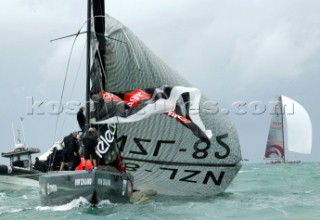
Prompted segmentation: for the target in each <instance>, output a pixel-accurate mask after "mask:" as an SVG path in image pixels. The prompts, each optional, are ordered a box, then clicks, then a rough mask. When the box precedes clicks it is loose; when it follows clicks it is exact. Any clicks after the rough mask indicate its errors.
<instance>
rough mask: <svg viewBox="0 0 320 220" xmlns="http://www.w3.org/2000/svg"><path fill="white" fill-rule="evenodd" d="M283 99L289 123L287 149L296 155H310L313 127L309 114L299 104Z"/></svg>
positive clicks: (286, 98)
mask: <svg viewBox="0 0 320 220" xmlns="http://www.w3.org/2000/svg"><path fill="white" fill-rule="evenodd" d="M281 97H282V105H283V108H284V109H285V118H286V122H287V135H288V138H287V139H288V140H287V148H288V150H289V151H292V152H296V153H304V154H310V153H311V149H312V125H311V120H310V117H309V115H308V112H307V111H306V110H305V109H304V108H303V107H302V105H300V104H299V103H298V102H296V101H294V100H292V99H290V98H288V97H286V96H281Z"/></svg>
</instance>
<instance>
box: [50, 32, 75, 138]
mask: <svg viewBox="0 0 320 220" xmlns="http://www.w3.org/2000/svg"><path fill="white" fill-rule="evenodd" d="M79 33H80V30H79V32H78V34H77V35H76V36H75V38H74V40H73V43H72V47H71V50H70V54H69V59H68V63H67V69H66V73H65V77H64V82H63V86H62V92H61V96H60V103H59V108H58V109H59V110H60V108H61V103H62V99H63V94H64V89H65V85H66V81H67V76H68V71H69V67H70V61H71V56H72V52H73V48H74V45H75V43H76V40H77V37H78V36H79ZM59 115H60V114H57V119H56V124H55V129H54V135H53V143H54V141H55V139H56V135H57V129H58V121H59Z"/></svg>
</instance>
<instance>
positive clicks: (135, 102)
mask: <svg viewBox="0 0 320 220" xmlns="http://www.w3.org/2000/svg"><path fill="white" fill-rule="evenodd" d="M117 95H118V96H115V95H114V94H110V93H106V92H100V93H99V94H97V95H94V96H92V100H93V101H94V103H95V110H96V111H95V114H94V117H93V118H92V119H91V123H92V124H94V125H97V124H109V123H129V122H136V121H139V120H143V119H146V118H148V117H150V116H151V115H153V114H159V113H165V114H166V115H168V116H169V117H172V118H175V119H176V120H177V121H178V122H181V123H182V124H183V125H185V126H186V127H187V128H189V129H191V131H192V132H193V134H194V135H196V136H197V137H199V138H200V139H210V138H211V137H212V132H211V131H210V130H206V129H205V127H204V125H203V122H202V121H201V118H200V117H199V114H197V113H194V111H198V110H199V101H200V97H201V92H200V91H199V90H198V89H196V88H188V87H182V86H175V87H168V86H163V87H161V88H152V89H146V91H143V90H140V89H137V90H134V91H131V92H128V93H122V94H117ZM182 95H184V96H188V98H187V100H186V102H188V103H191V106H189V108H188V109H187V112H186V116H182V115H181V114H178V113H179V110H180V108H181V107H180V105H179V103H178V102H177V101H178V99H179V97H181V96H182ZM119 96H121V97H122V98H120V97H119ZM183 104H186V103H183ZM177 112H178V113H177Z"/></svg>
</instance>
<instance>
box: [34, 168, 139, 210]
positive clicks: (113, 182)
mask: <svg viewBox="0 0 320 220" xmlns="http://www.w3.org/2000/svg"><path fill="white" fill-rule="evenodd" d="M39 183H40V196H41V204H42V205H45V206H51V205H63V204H66V203H68V202H71V201H72V200H74V199H77V198H80V197H84V198H85V199H86V200H87V201H88V202H90V203H91V204H93V205H94V204H98V203H99V202H100V201H102V200H109V201H110V202H112V203H126V202H129V201H130V196H131V194H132V187H133V186H132V181H131V178H130V177H129V176H128V175H127V174H125V173H120V172H117V171H115V172H113V171H107V170H101V169H97V170H92V171H86V170H82V171H62V172H50V173H48V174H46V175H42V176H41V177H40V179H39Z"/></svg>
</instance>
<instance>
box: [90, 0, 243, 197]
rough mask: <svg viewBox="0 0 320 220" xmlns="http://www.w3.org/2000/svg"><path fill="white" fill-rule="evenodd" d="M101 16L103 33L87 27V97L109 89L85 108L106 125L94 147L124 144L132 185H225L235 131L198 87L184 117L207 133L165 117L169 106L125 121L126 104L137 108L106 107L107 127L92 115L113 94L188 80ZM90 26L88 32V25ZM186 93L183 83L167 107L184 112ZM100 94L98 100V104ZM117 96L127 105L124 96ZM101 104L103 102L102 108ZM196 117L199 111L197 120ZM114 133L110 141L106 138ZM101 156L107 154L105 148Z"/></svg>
mask: <svg viewBox="0 0 320 220" xmlns="http://www.w3.org/2000/svg"><path fill="white" fill-rule="evenodd" d="M94 2H95V1H94ZM95 16H97V14H95ZM104 22H105V28H100V30H102V29H104V31H105V32H104V34H101V33H95V34H93V35H92V37H93V39H92V41H94V42H95V46H94V47H93V49H92V55H93V59H94V60H93V63H92V68H91V83H92V86H91V93H92V96H91V97H92V98H93V99H94V97H95V96H96V95H98V94H102V93H104V92H108V94H111V97H112V99H111V101H110V99H109V100H103V99H101V97H100V99H98V102H97V100H95V101H96V102H95V105H94V106H95V107H96V109H94V111H93V112H92V114H93V115H94V116H95V117H94V118H93V119H92V120H91V123H92V124H93V125H94V126H104V127H105V129H104V130H103V129H100V139H101V141H102V142H101V143H102V144H104V145H101V146H100V147H98V149H97V153H98V155H99V153H100V154H101V152H99V151H102V150H103V153H105V154H108V153H109V150H110V149H114V151H116V150H117V149H119V148H120V149H121V150H123V152H122V154H123V161H124V164H125V167H126V171H127V172H128V173H130V174H132V175H133V176H134V180H135V183H134V188H135V189H136V190H149V189H152V190H156V191H157V192H158V193H159V194H166V195H184V196H195V195H200V196H201V195H202V196H203V195H204V196H208V195H214V194H217V193H219V192H222V191H224V190H225V189H226V188H227V186H228V185H229V184H230V182H231V181H232V180H233V178H234V177H235V175H236V174H237V172H238V171H239V169H240V167H241V165H240V163H239V162H240V161H241V152H240V145H239V139H238V135H237V131H236V129H235V127H234V125H233V124H232V123H231V121H230V120H229V118H228V117H227V116H226V115H224V114H222V113H220V112H219V109H218V108H217V107H216V106H215V105H213V104H212V103H211V102H209V101H208V100H207V99H206V98H205V97H204V96H203V94H201V93H199V97H198V99H199V100H198V106H197V109H192V114H195V115H196V116H197V117H193V116H192V117H189V119H190V120H191V121H192V122H193V123H194V124H196V125H197V127H198V128H199V129H200V130H201V131H203V132H207V131H209V132H207V133H206V135H205V136H206V138H203V137H201V135H200V136H199V135H197V134H196V133H195V132H194V130H193V129H190V127H188V126H186V124H184V123H182V122H181V121H179V120H177V117H169V116H168V114H170V113H169V112H170V111H167V110H168V109H162V110H161V111H159V112H158V113H156V114H149V115H148V117H145V118H142V119H141V120H131V121H126V120H127V118H128V116H129V117H131V116H132V117H135V118H136V117H138V116H139V115H137V114H136V113H137V112H138V111H137V112H132V111H135V110H136V109H134V108H129V110H128V111H124V114H125V117H121V115H118V114H119V113H115V114H113V115H112V117H114V118H113V119H114V120H113V121H112V122H111V124H112V128H110V130H111V131H110V130H109V129H108V128H106V127H108V123H109V122H110V121H105V122H103V120H108V119H106V118H103V117H100V118H99V117H98V116H97V115H100V116H101V115H104V116H106V115H107V114H110V109H111V110H112V109H114V110H115V111H118V110H117V108H118V107H119V106H117V104H116V103H117V102H118V101H119V100H117V98H116V97H115V96H114V95H117V96H120V95H119V94H127V93H130V92H132V91H135V90H137V89H139V90H143V91H150V89H151V91H152V92H150V93H148V94H149V95H150V96H151V97H153V96H155V94H158V93H157V92H156V93H155V92H154V91H156V90H157V89H159V88H164V87H166V88H171V89H174V88H178V87H180V88H181V87H183V88H187V90H188V89H190V88H192V87H190V84H189V83H188V82H187V81H186V80H185V79H183V78H182V77H180V76H179V75H178V74H176V73H175V72H174V71H173V70H172V69H171V68H169V67H168V66H167V65H166V64H165V63H164V62H162V61H161V60H160V59H159V58H157V57H156V56H155V55H154V54H153V53H152V52H151V51H150V50H149V49H148V48H147V47H146V46H145V45H144V44H143V43H142V42H141V41H140V40H139V39H138V38H137V37H136V36H135V35H134V34H133V33H132V32H131V31H130V30H129V29H128V28H127V27H125V26H123V25H122V24H121V23H120V22H118V21H116V20H115V19H113V18H112V17H110V16H108V15H106V16H105V20H104ZM92 28H93V30H92V32H95V28H96V27H95V25H92ZM101 36H105V37H104V38H101ZM160 93H161V92H160ZM171 93H172V91H171V92H170V93H168V94H167V97H170V95H172V94H171ZM187 93H188V91H185V92H182V93H180V94H179V95H178V96H177V99H175V103H174V105H173V107H174V108H173V110H174V112H173V113H175V114H177V115H179V116H183V117H184V118H187V119H188V117H187V116H188V112H189V113H190V111H189V110H190V109H191V108H190V105H191V106H192V103H191V102H188V101H186V100H185V94H187ZM189 95H190V93H189ZM153 98H154V97H153ZM153 98H150V99H149V100H148V101H147V102H143V105H142V106H141V109H144V110H145V108H146V107H148V106H150V104H152V103H155V102H156V100H158V99H153ZM121 99H122V98H121ZM99 100H100V101H101V100H102V101H103V102H102V103H101V105H99ZM164 100H165V99H164ZM112 102H113V103H112ZM121 102H122V101H121ZM122 103H124V104H126V105H128V102H122ZM110 104H111V105H110ZM112 104H113V105H112ZM121 105H122V104H121ZM99 106H100V107H99ZM106 106H109V111H108V108H106ZM115 106H117V107H115ZM129 107H130V106H129ZM126 108H128V106H127V107H126ZM103 109H107V110H105V111H104V110H103ZM155 110H158V108H156V109H155ZM101 112H104V113H103V114H101ZM122 116H123V115H122ZM171 116H172V115H171ZM189 116H190V115H189ZM112 117H111V118H112ZM107 118H108V117H107ZM195 118H198V119H200V121H201V123H198V122H199V121H197V120H198V119H195ZM104 123H105V124H104ZM109 126H110V125H109ZM115 126H117V127H116V128H115ZM115 139H116V141H117V145H114V144H112V143H114V142H115V141H114V140H115ZM111 140H113V142H112V143H111ZM108 157H109V158H112V155H109V156H108Z"/></svg>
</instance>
